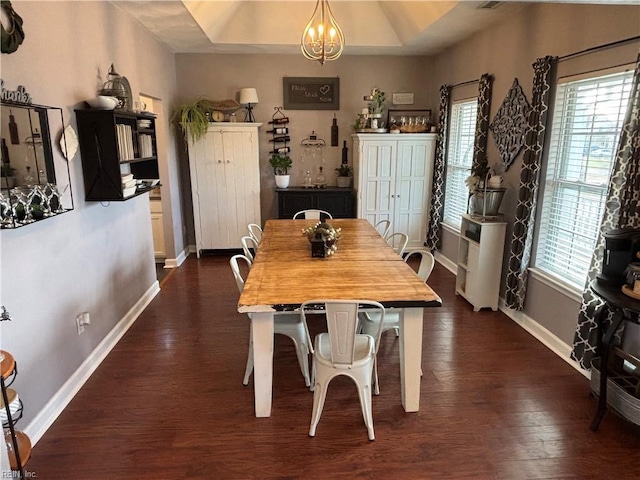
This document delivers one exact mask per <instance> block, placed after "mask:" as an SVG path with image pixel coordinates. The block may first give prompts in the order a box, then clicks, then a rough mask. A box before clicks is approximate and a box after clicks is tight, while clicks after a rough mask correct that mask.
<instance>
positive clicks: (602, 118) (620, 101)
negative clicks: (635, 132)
mask: <svg viewBox="0 0 640 480" xmlns="http://www.w3.org/2000/svg"><path fill="white" fill-rule="evenodd" d="M632 80H633V78H632V72H624V73H616V74H613V75H605V76H599V77H597V78H589V79H584V80H578V81H568V82H565V83H560V84H559V85H558V88H557V94H556V101H555V109H554V115H553V126H552V130H551V142H550V148H549V157H548V168H547V175H546V183H545V188H544V196H543V200H542V211H541V221H540V230H539V238H538V246H537V254H536V267H538V268H540V269H541V270H544V271H545V272H547V273H549V274H551V275H553V276H557V277H559V278H560V279H561V280H563V281H565V282H568V283H570V284H573V285H576V286H578V287H580V288H582V287H583V286H584V283H585V281H586V278H587V273H588V270H589V265H590V263H591V256H592V254H593V250H594V248H595V244H596V241H597V237H598V231H599V228H600V223H601V219H602V213H603V207H604V203H605V199H606V195H607V187H608V182H609V177H610V175H611V169H612V167H613V163H614V160H615V156H616V153H617V148H618V140H619V138H620V131H621V129H622V123H623V121H624V116H625V113H626V109H627V104H628V103H629V95H630V91H631V83H632Z"/></svg>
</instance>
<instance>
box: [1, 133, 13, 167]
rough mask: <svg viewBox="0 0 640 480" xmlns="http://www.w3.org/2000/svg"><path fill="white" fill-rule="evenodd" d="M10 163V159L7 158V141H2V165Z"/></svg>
mask: <svg viewBox="0 0 640 480" xmlns="http://www.w3.org/2000/svg"><path fill="white" fill-rule="evenodd" d="M9 163H11V159H10V158H9V148H8V147H7V141H6V140H5V139H4V138H3V139H2V164H3V165H5V164H9Z"/></svg>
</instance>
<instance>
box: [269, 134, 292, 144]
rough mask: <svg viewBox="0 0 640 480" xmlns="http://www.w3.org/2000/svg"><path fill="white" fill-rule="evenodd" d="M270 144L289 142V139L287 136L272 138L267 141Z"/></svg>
mask: <svg viewBox="0 0 640 480" xmlns="http://www.w3.org/2000/svg"><path fill="white" fill-rule="evenodd" d="M269 141H270V142H272V143H277V142H290V141H291V138H289V135H283V136H280V137H273V138H271V139H269Z"/></svg>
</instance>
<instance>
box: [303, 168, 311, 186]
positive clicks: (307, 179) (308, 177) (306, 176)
mask: <svg viewBox="0 0 640 480" xmlns="http://www.w3.org/2000/svg"><path fill="white" fill-rule="evenodd" d="M304 186H305V187H310V186H311V170H307V172H306V173H305V174H304Z"/></svg>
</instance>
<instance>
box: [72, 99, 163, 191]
mask: <svg viewBox="0 0 640 480" xmlns="http://www.w3.org/2000/svg"><path fill="white" fill-rule="evenodd" d="M76 119H77V123H78V139H79V143H80V153H81V156H82V173H83V177H84V190H85V199H86V200H91V201H118V200H127V199H129V198H131V197H134V196H136V195H139V194H141V193H145V192H148V191H149V190H151V189H152V188H151V187H149V186H147V185H138V187H137V188H135V189H133V190H132V189H131V188H130V186H129V188H127V187H128V186H127V185H126V184H123V182H122V179H123V177H122V175H123V174H129V173H130V174H132V175H133V177H134V179H136V180H157V179H158V178H160V177H159V172H158V157H157V150H156V148H157V147H156V130H155V119H156V117H155V115H153V114H148V113H135V112H129V111H122V110H76Z"/></svg>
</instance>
